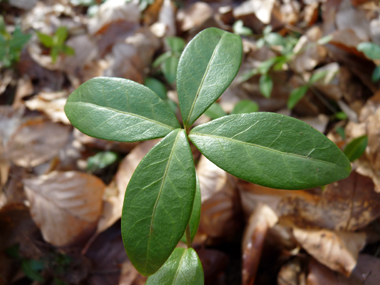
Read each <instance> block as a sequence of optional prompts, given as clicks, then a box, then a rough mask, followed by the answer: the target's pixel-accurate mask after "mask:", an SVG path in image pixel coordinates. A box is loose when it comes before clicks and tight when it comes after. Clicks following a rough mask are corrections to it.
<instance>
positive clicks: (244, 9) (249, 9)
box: [234, 0, 275, 24]
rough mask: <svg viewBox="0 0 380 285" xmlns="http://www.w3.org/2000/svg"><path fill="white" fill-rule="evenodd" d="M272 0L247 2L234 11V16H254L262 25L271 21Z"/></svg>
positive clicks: (251, 0)
mask: <svg viewBox="0 0 380 285" xmlns="http://www.w3.org/2000/svg"><path fill="white" fill-rule="evenodd" d="M274 3H275V1H274V0H249V1H245V2H243V3H242V4H240V5H239V6H238V7H236V8H235V9H234V16H235V17H240V16H245V15H251V14H253V15H255V16H256V17H257V19H259V20H260V21H261V22H262V23H263V24H269V23H270V21H271V15H272V9H273V5H274Z"/></svg>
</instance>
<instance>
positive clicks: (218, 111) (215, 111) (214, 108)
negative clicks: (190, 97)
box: [205, 103, 227, 120]
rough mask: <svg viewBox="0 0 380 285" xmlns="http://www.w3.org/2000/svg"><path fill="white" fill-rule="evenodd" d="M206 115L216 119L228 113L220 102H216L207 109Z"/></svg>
mask: <svg viewBox="0 0 380 285" xmlns="http://www.w3.org/2000/svg"><path fill="white" fill-rule="evenodd" d="M205 115H206V116H208V117H210V118H211V119H212V120H214V119H217V118H220V117H223V116H225V115H227V114H226V112H224V110H223V109H222V107H221V106H220V105H219V104H218V103H214V104H212V105H211V106H210V108H208V109H207V110H206V111H205Z"/></svg>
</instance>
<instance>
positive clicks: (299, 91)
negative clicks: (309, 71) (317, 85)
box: [288, 85, 309, 110]
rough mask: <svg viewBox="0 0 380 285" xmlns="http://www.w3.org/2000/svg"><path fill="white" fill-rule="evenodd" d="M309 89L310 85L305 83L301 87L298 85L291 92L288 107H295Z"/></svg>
mask: <svg viewBox="0 0 380 285" xmlns="http://www.w3.org/2000/svg"><path fill="white" fill-rule="evenodd" d="M308 89H309V86H307V85H303V86H301V87H298V88H296V89H294V90H293V91H292V93H290V96H289V99H288V108H289V109H290V110H291V109H293V108H294V106H295V105H297V103H298V101H299V100H301V99H302V98H303V96H305V94H306V92H307V90H308Z"/></svg>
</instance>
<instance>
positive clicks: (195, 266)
mask: <svg viewBox="0 0 380 285" xmlns="http://www.w3.org/2000/svg"><path fill="white" fill-rule="evenodd" d="M157 284H160V285H183V284H186V285H203V284H204V277H203V269H202V265H201V262H200V260H199V257H198V255H197V253H196V252H195V250H194V249H192V248H189V249H184V248H180V247H179V248H176V249H175V250H174V251H173V253H172V254H171V256H170V257H169V259H168V260H167V261H166V262H165V264H164V265H163V266H162V267H161V268H160V270H159V271H157V272H156V273H155V274H154V275H152V276H150V277H149V278H148V280H147V282H146V285H157Z"/></svg>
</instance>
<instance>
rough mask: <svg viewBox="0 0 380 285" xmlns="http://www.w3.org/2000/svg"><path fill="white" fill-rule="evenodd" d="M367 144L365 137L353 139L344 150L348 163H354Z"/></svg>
mask: <svg viewBox="0 0 380 285" xmlns="http://www.w3.org/2000/svg"><path fill="white" fill-rule="evenodd" d="M367 143H368V137H367V136H366V135H364V136H361V137H358V138H356V139H353V140H352V141H351V142H350V143H349V144H348V145H347V146H346V147H345V148H344V151H343V152H344V154H345V155H346V156H347V158H348V159H349V160H350V161H354V160H356V159H358V158H359V157H361V156H362V154H363V153H364V151H365V149H366V147H367Z"/></svg>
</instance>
